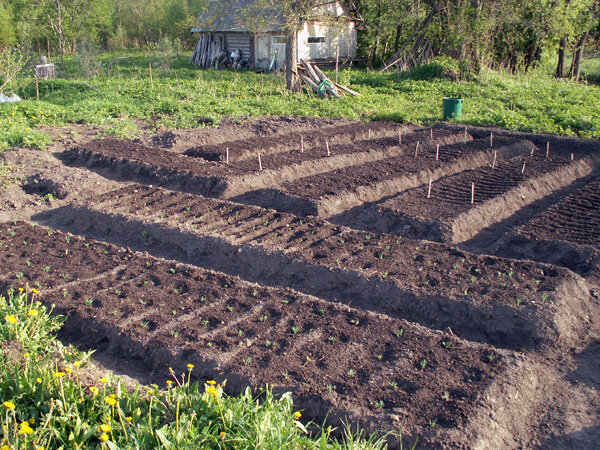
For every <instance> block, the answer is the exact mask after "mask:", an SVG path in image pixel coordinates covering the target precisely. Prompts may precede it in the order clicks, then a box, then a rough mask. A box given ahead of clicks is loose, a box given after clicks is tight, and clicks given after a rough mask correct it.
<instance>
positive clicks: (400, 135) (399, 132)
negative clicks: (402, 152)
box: [398, 130, 402, 145]
mask: <svg viewBox="0 0 600 450" xmlns="http://www.w3.org/2000/svg"><path fill="white" fill-rule="evenodd" d="M398 145H402V131H400V130H398Z"/></svg>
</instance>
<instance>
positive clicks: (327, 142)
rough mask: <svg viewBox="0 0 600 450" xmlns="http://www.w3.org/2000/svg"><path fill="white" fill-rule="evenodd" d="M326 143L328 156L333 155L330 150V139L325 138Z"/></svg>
mask: <svg viewBox="0 0 600 450" xmlns="http://www.w3.org/2000/svg"><path fill="white" fill-rule="evenodd" d="M325 145H327V156H331V152H330V151H329V141H328V140H327V139H325Z"/></svg>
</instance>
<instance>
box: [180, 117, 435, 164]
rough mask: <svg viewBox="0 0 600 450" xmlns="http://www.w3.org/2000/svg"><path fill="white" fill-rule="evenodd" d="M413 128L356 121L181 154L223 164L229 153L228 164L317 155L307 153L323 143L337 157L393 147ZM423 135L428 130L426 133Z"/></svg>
mask: <svg viewBox="0 0 600 450" xmlns="http://www.w3.org/2000/svg"><path fill="white" fill-rule="evenodd" d="M414 129H415V127H413V126H402V125H398V124H397V123H392V122H369V123H364V122H358V123H351V124H346V125H338V126H336V127H327V128H325V129H321V130H306V131H303V132H292V133H286V134H282V135H275V136H270V137H265V136H257V137H253V138H247V139H240V140H235V141H228V142H224V143H222V144H218V145H203V146H198V147H193V148H190V149H188V150H186V151H185V154H186V155H188V156H194V157H197V158H202V159H205V160H207V161H221V162H226V160H227V154H228V153H229V162H231V163H234V162H235V163H237V162H242V161H244V160H247V159H251V160H253V161H254V160H256V155H257V153H260V154H261V155H263V156H265V157H269V156H273V155H276V154H279V153H286V152H292V153H294V152H296V151H301V150H306V151H307V153H308V155H307V157H308V156H309V155H310V154H318V152H310V153H309V152H308V150H313V149H314V150H318V149H320V150H323V149H325V147H326V141H327V143H329V145H331V146H336V147H338V150H336V154H338V153H340V152H341V151H343V150H340V149H343V148H346V147H347V146H348V145H349V144H356V143H359V142H360V143H362V144H364V145H365V146H369V147H370V146H371V145H373V144H374V143H379V144H380V145H381V144H383V143H387V144H388V145H397V144H398V135H399V134H400V135H404V134H406V133H408V132H410V131H412V130H414ZM427 133H430V131H429V130H427ZM429 137H431V135H430V136H429ZM386 138H391V139H386ZM273 161H278V159H276V158H273ZM254 166H255V165H254ZM268 167H272V165H270V164H269V165H268Z"/></svg>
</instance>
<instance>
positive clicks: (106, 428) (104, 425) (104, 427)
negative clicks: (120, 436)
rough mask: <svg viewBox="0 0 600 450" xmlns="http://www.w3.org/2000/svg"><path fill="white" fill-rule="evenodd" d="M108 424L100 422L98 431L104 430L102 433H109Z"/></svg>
mask: <svg viewBox="0 0 600 450" xmlns="http://www.w3.org/2000/svg"><path fill="white" fill-rule="evenodd" d="M110 430H111V428H110V425H106V424H104V423H103V424H102V425H100V431H102V432H104V433H110Z"/></svg>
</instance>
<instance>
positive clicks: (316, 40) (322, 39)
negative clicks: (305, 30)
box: [308, 36, 325, 44]
mask: <svg viewBox="0 0 600 450" xmlns="http://www.w3.org/2000/svg"><path fill="white" fill-rule="evenodd" d="M321 42H325V37H324V36H309V37H308V43H309V44H319V43H321Z"/></svg>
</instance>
